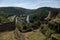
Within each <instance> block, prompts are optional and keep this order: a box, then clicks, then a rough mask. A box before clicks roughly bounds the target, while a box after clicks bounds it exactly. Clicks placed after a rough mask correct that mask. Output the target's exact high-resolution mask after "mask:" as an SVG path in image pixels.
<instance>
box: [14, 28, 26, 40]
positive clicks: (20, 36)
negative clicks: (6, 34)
mask: <svg viewBox="0 0 60 40" xmlns="http://www.w3.org/2000/svg"><path fill="white" fill-rule="evenodd" d="M15 31H16V32H17V34H18V36H19V40H25V37H24V35H23V34H22V33H21V32H20V31H19V30H18V29H17V28H16V30H15Z"/></svg>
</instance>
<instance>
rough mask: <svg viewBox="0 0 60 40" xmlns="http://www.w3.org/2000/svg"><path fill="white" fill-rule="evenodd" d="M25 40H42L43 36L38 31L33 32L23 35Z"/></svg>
mask: <svg viewBox="0 0 60 40" xmlns="http://www.w3.org/2000/svg"><path fill="white" fill-rule="evenodd" d="M24 36H25V38H26V40H44V39H45V36H44V35H43V34H42V33H41V32H40V31H39V30H34V31H32V32H27V33H24Z"/></svg>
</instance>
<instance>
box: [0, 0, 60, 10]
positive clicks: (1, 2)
mask: <svg viewBox="0 0 60 40" xmlns="http://www.w3.org/2000/svg"><path fill="white" fill-rule="evenodd" d="M8 6H13V7H23V8H27V9H36V8H39V7H54V8H60V0H0V7H8Z"/></svg>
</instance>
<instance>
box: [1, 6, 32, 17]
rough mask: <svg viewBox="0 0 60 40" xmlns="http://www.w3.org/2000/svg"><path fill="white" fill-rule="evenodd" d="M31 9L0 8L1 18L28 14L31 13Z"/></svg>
mask: <svg viewBox="0 0 60 40" xmlns="http://www.w3.org/2000/svg"><path fill="white" fill-rule="evenodd" d="M31 11H32V10H30V9H25V8H20V7H0V16H8V15H18V16H19V15H20V14H27V13H29V12H31Z"/></svg>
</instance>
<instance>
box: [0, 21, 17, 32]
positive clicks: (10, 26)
mask: <svg viewBox="0 0 60 40" xmlns="http://www.w3.org/2000/svg"><path fill="white" fill-rule="evenodd" d="M15 28H16V27H15V22H8V23H1V24H0V31H1V32H2V31H10V30H15Z"/></svg>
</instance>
